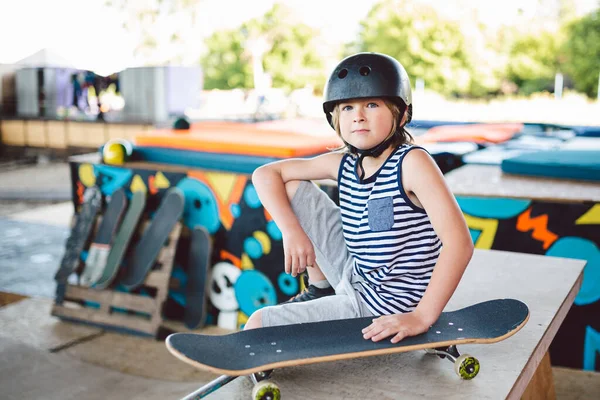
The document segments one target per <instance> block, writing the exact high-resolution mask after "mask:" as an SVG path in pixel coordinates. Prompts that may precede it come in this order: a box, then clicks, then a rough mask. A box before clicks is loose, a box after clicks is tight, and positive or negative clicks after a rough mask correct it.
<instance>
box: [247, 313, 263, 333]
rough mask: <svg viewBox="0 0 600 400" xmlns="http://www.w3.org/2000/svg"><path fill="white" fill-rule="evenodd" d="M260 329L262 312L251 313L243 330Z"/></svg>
mask: <svg viewBox="0 0 600 400" xmlns="http://www.w3.org/2000/svg"><path fill="white" fill-rule="evenodd" d="M261 327H262V310H256V311H254V312H253V313H252V315H251V316H250V318H248V321H247V322H246V325H244V330H248V329H256V328H261Z"/></svg>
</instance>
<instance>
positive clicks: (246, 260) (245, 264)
mask: <svg viewBox="0 0 600 400" xmlns="http://www.w3.org/2000/svg"><path fill="white" fill-rule="evenodd" d="M242 269H254V264H252V260H250V257H248V254H246V253H244V254H242Z"/></svg>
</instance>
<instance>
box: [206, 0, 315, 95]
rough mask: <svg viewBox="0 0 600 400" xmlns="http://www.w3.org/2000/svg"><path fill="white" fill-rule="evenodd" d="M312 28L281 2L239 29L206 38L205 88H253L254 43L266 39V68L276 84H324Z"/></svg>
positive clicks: (296, 85)
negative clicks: (294, 18)
mask: <svg viewBox="0 0 600 400" xmlns="http://www.w3.org/2000/svg"><path fill="white" fill-rule="evenodd" d="M317 36H318V32H316V31H315V30H314V29H313V28H311V27H309V26H307V25H304V24H300V23H296V22H295V21H294V20H293V18H292V15H291V12H290V11H289V9H287V8H286V7H285V6H282V5H280V4H275V6H274V7H273V8H272V9H271V10H269V11H268V12H267V13H266V14H265V15H264V16H262V17H261V18H256V19H253V20H250V21H248V22H246V23H244V24H242V26H241V27H240V28H239V29H237V30H230V31H218V32H215V33H214V34H213V35H212V36H210V37H209V38H208V39H207V40H206V45H207V48H208V49H207V54H206V55H205V56H204V57H203V58H202V60H201V63H202V65H203V67H204V73H205V80H204V87H205V88H206V89H214V88H218V89H231V88H251V87H253V85H254V83H253V68H252V52H251V49H250V47H251V44H252V42H253V41H257V40H263V41H265V42H266V43H267V46H268V48H267V50H266V52H265V54H264V56H263V57H262V65H263V68H264V71H265V72H266V73H268V74H269V75H270V76H271V80H272V84H273V86H274V87H278V88H284V89H288V90H291V89H296V88H301V87H305V86H306V85H312V86H313V87H316V88H317V89H318V88H319V87H322V86H323V84H324V80H325V77H324V71H323V62H322V59H321V57H320V56H319V55H318V54H317V49H316V42H315V40H316V39H315V38H316V37H317Z"/></svg>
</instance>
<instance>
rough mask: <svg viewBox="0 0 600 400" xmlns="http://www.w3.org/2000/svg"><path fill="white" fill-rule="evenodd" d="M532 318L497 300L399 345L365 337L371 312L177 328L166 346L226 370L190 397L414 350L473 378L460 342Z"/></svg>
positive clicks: (518, 306)
mask: <svg viewBox="0 0 600 400" xmlns="http://www.w3.org/2000/svg"><path fill="white" fill-rule="evenodd" d="M528 318H529V309H528V307H527V306H526V305H525V304H524V303H522V302H520V301H518V300H514V299H497V300H490V301H486V302H482V303H478V304H474V305H472V306H469V307H466V308H463V309H460V310H456V311H449V312H444V313H442V314H441V316H440V317H439V319H438V320H437V322H436V323H435V324H434V325H432V326H431V328H430V329H429V330H428V331H427V332H426V333H424V334H421V335H418V336H413V337H407V338H405V339H403V340H402V341H400V342H399V343H395V344H394V343H391V342H390V340H387V339H386V340H381V341H379V342H373V341H371V340H365V339H364V338H363V335H362V332H361V331H362V329H363V328H365V327H367V326H368V325H370V324H371V322H372V318H370V317H367V318H354V319H343V320H334V321H323V322H315V323H306V324H295V325H283V326H276V327H265V328H259V329H253V330H248V331H241V332H236V333H232V334H229V335H221V336H212V335H201V334H194V333H174V334H171V335H169V336H168V337H167V339H166V346H167V348H168V350H169V351H170V352H171V353H172V354H173V355H175V356H176V357H177V358H179V359H180V360H182V361H184V362H186V363H188V364H190V365H192V366H194V367H196V368H199V369H202V370H206V371H210V372H213V373H218V374H224V376H222V377H221V378H218V379H217V380H215V381H213V382H211V383H209V384H207V385H206V386H205V387H203V388H201V389H200V390H199V391H197V392H195V393H193V394H192V395H190V396H189V397H187V398H190V399H191V398H201V397H202V396H203V395H206V394H208V393H210V392H212V391H214V390H216V389H217V388H218V387H221V386H223V385H224V384H226V383H227V382H229V381H231V380H233V379H234V378H235V377H236V376H241V375H251V374H254V375H251V376H252V377H254V378H253V380H255V383H257V381H258V378H256V376H257V375H256V374H257V373H258V374H260V373H263V374H264V373H265V372H264V371H269V370H273V369H276V368H281V367H288V366H296V365H304V364H312V363H319V362H327V361H335V360H343V359H350V358H357V357H367V356H375V355H382V354H389V353H401V352H407V351H414V350H428V352H432V353H434V354H437V355H438V356H440V357H443V358H448V359H449V360H451V361H453V362H454V363H455V371H456V372H457V374H459V376H461V377H462V378H465V379H471V378H473V377H474V376H475V375H476V374H477V372H478V371H479V362H478V361H477V359H475V358H474V357H472V356H468V355H462V356H461V355H460V354H459V353H458V351H457V349H456V345H459V344H476V343H494V342H498V341H501V340H504V339H506V338H508V337H510V336H512V335H513V334H515V333H516V332H517V331H519V330H520V329H521V328H522V327H523V326H524V325H525V324H526V322H527V320H528ZM268 375H270V372H268V373H267V377H268ZM261 383H264V385H263V386H262V387H259V385H257V386H256V387H255V391H257V392H258V394H257V395H256V396H254V398H256V399H260V398H263V397H261V396H260V392H261V391H263V392H264V391H265V390H266V391H267V392H268V393H271V395H272V394H273V392H275V391H277V390H278V389H277V388H276V386H275V387H274V386H273V384H271V383H270V382H268V381H263V382H258V384H261ZM257 388H258V390H257ZM265 398H266V397H265Z"/></svg>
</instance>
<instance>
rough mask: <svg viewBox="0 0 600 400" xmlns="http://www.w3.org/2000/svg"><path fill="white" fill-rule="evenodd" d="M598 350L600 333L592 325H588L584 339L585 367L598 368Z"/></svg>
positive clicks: (599, 347) (599, 349) (590, 369)
mask: <svg viewBox="0 0 600 400" xmlns="http://www.w3.org/2000/svg"><path fill="white" fill-rule="evenodd" d="M598 352H600V333H599V332H598V331H596V330H595V329H594V328H592V327H591V326H586V327H585V339H584V341H583V369H585V370H588V371H595V370H596V353H598Z"/></svg>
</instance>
